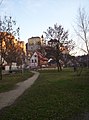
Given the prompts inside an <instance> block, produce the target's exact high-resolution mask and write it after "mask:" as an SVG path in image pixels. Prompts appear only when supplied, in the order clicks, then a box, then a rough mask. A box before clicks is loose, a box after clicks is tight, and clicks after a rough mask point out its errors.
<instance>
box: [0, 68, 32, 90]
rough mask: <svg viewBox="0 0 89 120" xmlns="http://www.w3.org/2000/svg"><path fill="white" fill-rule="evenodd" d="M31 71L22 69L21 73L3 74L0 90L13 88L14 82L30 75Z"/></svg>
mask: <svg viewBox="0 0 89 120" xmlns="http://www.w3.org/2000/svg"><path fill="white" fill-rule="evenodd" d="M32 75H33V73H31V72H30V71H27V70H26V71H24V72H23V73H21V72H18V73H11V74H7V75H3V77H2V80H0V92H5V91H8V90H11V89H14V88H15V84H16V83H18V82H21V81H24V80H26V79H27V78H29V77H32Z"/></svg>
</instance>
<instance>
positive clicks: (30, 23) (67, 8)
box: [0, 0, 89, 43]
mask: <svg viewBox="0 0 89 120" xmlns="http://www.w3.org/2000/svg"><path fill="white" fill-rule="evenodd" d="M0 1H2V4H1V5H0V15H1V17H3V16H5V15H6V16H12V18H13V19H14V20H16V22H17V27H20V39H21V40H22V41H25V43H26V42H27V41H28V38H30V37H35V36H39V37H40V36H41V35H42V34H43V35H44V33H43V32H44V31H47V29H48V27H53V25H54V24H56V23H57V24H58V25H62V26H63V27H64V29H65V30H68V31H69V36H70V38H72V39H75V37H74V29H73V26H75V21H76V17H77V12H78V9H79V7H81V8H85V9H86V11H89V0H0Z"/></svg>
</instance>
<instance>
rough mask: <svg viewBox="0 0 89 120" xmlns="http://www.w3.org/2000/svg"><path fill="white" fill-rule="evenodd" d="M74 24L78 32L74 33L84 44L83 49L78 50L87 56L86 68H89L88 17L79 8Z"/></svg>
mask: <svg viewBox="0 0 89 120" xmlns="http://www.w3.org/2000/svg"><path fill="white" fill-rule="evenodd" d="M76 24H77V27H78V30H75V32H76V34H77V35H78V37H79V38H80V39H81V41H83V42H84V44H85V49H84V48H80V49H81V50H82V51H83V52H85V53H86V54H87V56H88V57H87V66H88V67H89V16H88V14H87V13H86V11H85V9H84V8H79V10H78V17H77V23H76Z"/></svg>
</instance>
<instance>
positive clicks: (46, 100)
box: [0, 69, 89, 120]
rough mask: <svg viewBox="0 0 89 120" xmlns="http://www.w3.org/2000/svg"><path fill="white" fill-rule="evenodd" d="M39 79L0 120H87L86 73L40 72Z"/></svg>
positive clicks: (1, 113)
mask: <svg viewBox="0 0 89 120" xmlns="http://www.w3.org/2000/svg"><path fill="white" fill-rule="evenodd" d="M40 73H41V74H40V76H39V78H38V79H37V80H36V81H35V83H34V84H33V85H32V87H31V88H29V89H28V90H27V91H26V92H25V93H24V94H23V95H22V96H21V97H20V98H19V99H18V100H17V101H16V102H15V103H14V104H13V105H12V106H10V107H7V108H4V109H3V110H1V111H0V120H89V119H85V118H87V117H89V70H87V69H86V70H84V71H83V72H82V74H81V76H76V73H74V72H73V70H72V69H64V70H63V71H62V72H59V73H58V72H57V71H56V70H44V71H40Z"/></svg>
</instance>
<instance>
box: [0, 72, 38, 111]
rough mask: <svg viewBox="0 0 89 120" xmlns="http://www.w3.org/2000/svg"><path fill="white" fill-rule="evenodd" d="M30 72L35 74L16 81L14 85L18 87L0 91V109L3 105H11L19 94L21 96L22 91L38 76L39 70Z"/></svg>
mask: <svg viewBox="0 0 89 120" xmlns="http://www.w3.org/2000/svg"><path fill="white" fill-rule="evenodd" d="M32 72H33V73H35V74H34V75H33V76H32V77H31V78H28V79H27V80H25V81H23V82H19V83H17V84H16V85H17V86H18V87H16V89H14V90H11V91H8V92H4V93H0V110H1V109H2V108H4V107H7V106H10V105H12V104H13V103H14V102H15V100H16V99H17V98H18V97H19V96H21V95H22V94H23V92H24V91H25V90H26V89H27V88H29V87H30V86H31V85H32V84H33V83H34V81H35V80H36V79H37V78H38V76H39V72H35V71H32Z"/></svg>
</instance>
